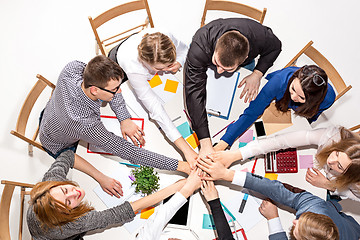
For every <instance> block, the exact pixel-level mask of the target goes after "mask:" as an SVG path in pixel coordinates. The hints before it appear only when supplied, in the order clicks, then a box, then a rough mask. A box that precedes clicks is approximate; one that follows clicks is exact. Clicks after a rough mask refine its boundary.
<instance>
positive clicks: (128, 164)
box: [119, 162, 140, 167]
mask: <svg viewBox="0 0 360 240" xmlns="http://www.w3.org/2000/svg"><path fill="white" fill-rule="evenodd" d="M119 163H120V164H123V165H126V166H130V167H140V165H137V164H132V163H126V162H119Z"/></svg>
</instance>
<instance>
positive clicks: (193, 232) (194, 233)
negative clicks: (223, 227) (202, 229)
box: [190, 228, 200, 240]
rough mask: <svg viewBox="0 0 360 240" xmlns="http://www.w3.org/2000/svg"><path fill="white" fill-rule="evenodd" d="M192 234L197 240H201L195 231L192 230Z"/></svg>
mask: <svg viewBox="0 0 360 240" xmlns="http://www.w3.org/2000/svg"><path fill="white" fill-rule="evenodd" d="M190 232H191V233H192V234H193V235H194V236H195V238H196V239H197V240H200V238H199V236H198V235H197V234H196V232H195V231H194V230H192V229H191V228H190Z"/></svg>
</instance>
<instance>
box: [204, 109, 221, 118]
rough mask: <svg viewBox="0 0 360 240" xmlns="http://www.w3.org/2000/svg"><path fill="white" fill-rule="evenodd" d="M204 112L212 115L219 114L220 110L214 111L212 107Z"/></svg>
mask: <svg viewBox="0 0 360 240" xmlns="http://www.w3.org/2000/svg"><path fill="white" fill-rule="evenodd" d="M206 112H207V113H208V114H210V115H214V116H220V115H221V112H220V111H216V110H214V109H207V110H206Z"/></svg>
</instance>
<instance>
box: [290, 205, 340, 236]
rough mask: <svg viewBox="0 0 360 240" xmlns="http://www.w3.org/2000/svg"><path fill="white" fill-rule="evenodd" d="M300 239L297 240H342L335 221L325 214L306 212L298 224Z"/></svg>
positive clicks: (292, 234) (291, 232)
mask: <svg viewBox="0 0 360 240" xmlns="http://www.w3.org/2000/svg"><path fill="white" fill-rule="evenodd" d="M297 224H298V225H299V226H298V229H299V235H300V239H297V240H338V239H340V235H339V230H338V228H337V226H336V225H335V223H334V222H333V220H332V219H331V218H330V217H328V216H326V215H323V214H317V213H313V212H305V213H303V214H301V216H300V218H299V221H298V223H297ZM294 229H295V227H294V226H293V227H292V228H291V230H290V238H291V239H296V238H295V236H294V233H293V232H294Z"/></svg>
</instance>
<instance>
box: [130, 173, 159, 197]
mask: <svg viewBox="0 0 360 240" xmlns="http://www.w3.org/2000/svg"><path fill="white" fill-rule="evenodd" d="M131 173H132V174H133V175H134V177H135V181H133V182H132V183H131V185H136V187H135V192H136V193H139V192H142V193H143V194H145V195H149V194H151V193H153V192H155V191H157V190H158V189H159V188H160V184H159V179H160V178H159V176H158V173H157V172H155V171H154V168H152V167H146V166H141V167H140V168H136V169H133V170H131Z"/></svg>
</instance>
